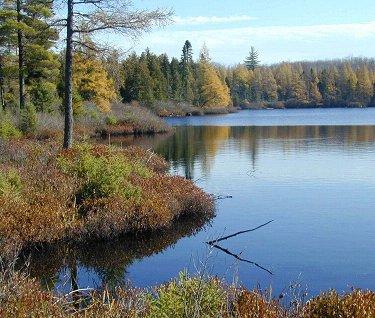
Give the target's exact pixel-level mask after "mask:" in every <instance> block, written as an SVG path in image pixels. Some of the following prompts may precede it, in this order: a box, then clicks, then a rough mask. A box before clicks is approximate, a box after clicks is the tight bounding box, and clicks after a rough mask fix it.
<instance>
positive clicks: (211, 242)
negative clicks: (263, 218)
mask: <svg viewBox="0 0 375 318" xmlns="http://www.w3.org/2000/svg"><path fill="white" fill-rule="evenodd" d="M273 221H274V220H271V221H268V222H266V223H264V224H261V225H259V226H257V227H255V228H253V229H250V230H245V231H240V232H237V233H234V234H231V235H228V236H223V237H220V238H218V239H216V240H212V241H209V242H206V243H207V244H209V245H212V244H214V243H217V242H220V241H224V240H227V239H229V238H231V237H235V236H237V235H240V234H244V233H248V232H252V231H255V230H258V229H260V228H261V227H263V226H266V225H268V224H270V223H272V222H273Z"/></svg>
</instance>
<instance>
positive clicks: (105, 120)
mask: <svg viewBox="0 0 375 318" xmlns="http://www.w3.org/2000/svg"><path fill="white" fill-rule="evenodd" d="M25 122H26V123H25ZM74 126H75V132H74V133H75V139H76V140H82V139H87V138H90V137H107V136H108V135H112V136H127V135H150V134H157V133H166V132H169V131H171V127H169V126H168V125H167V123H166V122H165V121H164V120H163V119H161V118H160V117H158V116H157V115H155V114H154V113H153V112H152V111H151V110H149V109H147V108H145V107H142V106H140V105H139V104H137V103H132V104H120V103H119V104H113V105H112V106H111V110H110V111H109V112H108V113H102V112H99V111H98V110H97V109H96V107H94V106H93V105H91V106H90V105H87V106H86V108H85V111H84V112H82V113H81V114H79V115H76V117H75V124H74ZM63 129H64V118H63V116H62V114H61V113H60V112H59V111H55V112H52V113H31V114H30V113H24V114H20V113H19V112H18V111H15V112H14V113H11V112H7V113H5V112H3V113H0V138H4V139H10V138H21V137H25V138H28V139H37V140H47V139H55V140H60V139H62V135H63Z"/></svg>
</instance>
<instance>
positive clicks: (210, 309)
mask: <svg viewBox="0 0 375 318" xmlns="http://www.w3.org/2000/svg"><path fill="white" fill-rule="evenodd" d="M226 312H227V293H226V291H225V289H224V288H223V285H222V284H221V283H220V282H219V281H218V280H216V279H205V278H202V277H189V276H188V275H187V274H186V272H181V273H180V275H179V278H178V279H177V280H175V281H172V282H171V283H168V284H167V285H164V286H161V287H159V288H158V289H157V290H156V295H155V296H154V297H151V300H150V314H149V317H155V318H156V317H175V318H190V317H202V318H203V317H222V316H223V314H224V313H226Z"/></svg>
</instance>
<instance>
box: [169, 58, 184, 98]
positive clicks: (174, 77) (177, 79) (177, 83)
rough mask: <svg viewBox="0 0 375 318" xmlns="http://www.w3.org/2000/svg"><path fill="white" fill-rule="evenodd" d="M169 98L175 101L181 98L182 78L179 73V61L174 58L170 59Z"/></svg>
mask: <svg viewBox="0 0 375 318" xmlns="http://www.w3.org/2000/svg"><path fill="white" fill-rule="evenodd" d="M170 67H171V81H172V83H171V98H172V100H175V101H181V100H182V95H183V94H182V79H181V74H180V63H179V61H178V60H177V59H176V58H173V59H172V60H171V64H170Z"/></svg>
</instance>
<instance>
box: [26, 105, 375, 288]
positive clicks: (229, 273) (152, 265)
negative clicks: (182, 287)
mask: <svg viewBox="0 0 375 318" xmlns="http://www.w3.org/2000/svg"><path fill="white" fill-rule="evenodd" d="M169 121H170V122H171V123H172V124H174V125H176V126H177V127H176V128H175V133H174V134H171V135H165V136H156V137H148V138H128V139H122V140H119V141H118V142H121V143H122V144H124V145H126V144H132V143H136V144H140V145H143V146H145V147H152V148H153V149H154V150H155V151H156V152H158V153H159V154H161V155H163V156H164V157H165V158H166V159H167V160H169V161H170V162H171V173H173V174H181V175H184V176H186V177H188V178H191V179H193V180H196V182H197V184H198V185H199V186H201V187H202V188H203V189H205V190H206V191H207V192H209V193H212V194H216V195H224V196H225V195H231V196H232V198H228V199H224V200H218V201H217V216H216V217H215V218H214V219H213V220H212V222H211V224H209V225H206V226H203V224H201V222H199V221H197V222H196V221H194V220H185V221H182V222H180V223H179V224H177V225H176V226H175V227H174V229H173V230H172V231H169V232H168V233H159V234H157V233H156V234H154V235H153V236H152V237H151V239H149V238H139V240H138V241H135V240H132V239H130V238H126V237H125V238H122V239H119V240H117V241H115V242H112V243H107V244H104V243H102V244H95V245H89V246H79V247H69V248H67V247H56V248H55V249H52V250H50V251H48V253H43V254H42V255H39V256H38V257H37V256H35V258H33V259H31V270H32V272H33V275H35V276H38V277H43V279H44V280H45V281H46V282H48V283H49V285H50V286H55V288H57V289H60V290H68V289H69V288H70V287H69V285H68V279H69V273H70V271H71V270H72V269H74V268H78V271H77V273H76V274H77V276H78V285H79V287H81V288H85V287H98V286H101V285H103V284H105V283H108V284H110V285H111V286H115V285H117V284H119V283H120V282H121V281H129V280H130V281H131V282H132V283H133V284H134V285H136V286H142V287H143V286H152V285H155V284H158V283H162V282H165V281H167V280H169V279H170V278H172V277H175V276H176V275H177V274H178V272H179V271H180V270H182V269H184V268H188V269H189V270H190V271H191V272H192V273H194V272H195V271H196V268H198V269H201V268H202V265H201V263H202V262H203V263H207V266H206V267H207V271H208V272H210V273H212V274H215V275H218V276H222V277H225V278H226V279H227V280H228V281H231V280H232V279H233V276H237V275H238V277H239V280H240V282H241V283H242V284H244V285H246V286H247V287H249V288H252V287H255V286H256V285H257V284H260V286H261V287H262V288H266V287H268V286H270V285H272V287H273V290H274V291H275V293H278V292H280V291H281V290H283V289H284V288H286V287H287V286H288V285H289V284H290V283H291V282H295V281H300V282H302V284H303V285H307V288H308V291H309V294H310V295H311V294H316V293H318V292H319V291H320V290H326V289H329V288H336V289H338V290H348V288H350V287H352V286H355V287H361V288H372V289H375V253H374V249H375V109H349V110H348V109H333V110H288V111H277V110H269V111H242V112H240V113H237V114H231V115H224V116H208V117H194V118H193V117H192V118H181V119H169ZM186 125H188V126H186ZM269 220H274V222H273V223H271V224H269V225H268V226H266V227H263V228H261V229H259V230H257V231H254V232H251V233H247V234H243V235H240V236H237V237H234V238H231V239H229V240H227V241H223V242H221V245H222V246H223V247H225V248H228V249H229V250H230V251H231V252H233V253H236V254H238V253H241V257H243V258H246V259H249V260H252V261H254V262H257V263H258V264H260V265H261V266H263V267H265V268H267V269H269V270H270V271H271V272H272V273H273V275H270V274H269V273H268V272H266V271H264V270H262V269H260V268H258V267H256V266H253V265H250V264H248V263H243V262H239V261H236V260H235V259H234V258H233V257H231V256H229V255H226V254H224V253H222V252H220V251H217V250H213V251H210V250H209V249H208V247H207V245H206V244H204V242H205V241H207V240H210V239H214V238H217V237H219V236H222V235H228V234H231V233H234V232H237V231H240V230H246V229H249V228H252V227H255V226H257V225H259V224H262V223H264V222H267V221H269ZM37 267H38V268H39V270H38V271H37V270H36V269H35V268H37ZM40 269H42V270H40ZM73 273H74V270H73ZM51 278H53V279H52V280H51Z"/></svg>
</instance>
